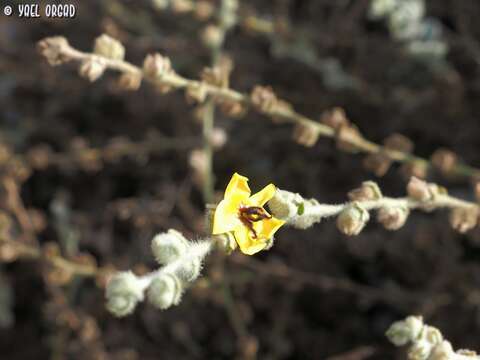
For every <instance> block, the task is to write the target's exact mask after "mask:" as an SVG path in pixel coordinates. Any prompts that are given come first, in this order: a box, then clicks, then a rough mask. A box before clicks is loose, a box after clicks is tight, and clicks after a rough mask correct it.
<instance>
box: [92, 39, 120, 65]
mask: <svg viewBox="0 0 480 360" xmlns="http://www.w3.org/2000/svg"><path fill="white" fill-rule="evenodd" d="M93 52H94V53H95V54H97V55H100V56H104V57H106V58H109V59H113V60H123V59H124V58H125V47H124V46H123V45H122V44H121V43H120V41H118V40H116V39H114V38H112V37H110V36H108V35H107V34H103V35H101V36H99V37H97V38H96V39H95V46H94V48H93Z"/></svg>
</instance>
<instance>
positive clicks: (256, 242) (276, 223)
mask: <svg viewBox="0 0 480 360" xmlns="http://www.w3.org/2000/svg"><path fill="white" fill-rule="evenodd" d="M276 190H277V188H276V187H275V185H273V184H270V185H267V186H266V187H265V188H263V189H262V190H260V191H259V192H258V193H256V194H254V195H252V196H250V195H251V191H250V188H249V187H248V178H246V177H245V176H241V175H239V174H237V173H235V174H233V176H232V179H231V180H230V182H229V183H228V186H227V189H226V190H225V195H224V199H223V200H222V201H221V202H220V203H219V204H218V206H217V208H216V210H215V214H214V216H213V230H212V234H213V235H219V234H225V233H233V236H234V237H235V240H236V242H237V243H238V246H239V247H240V250H241V251H242V252H243V253H244V254H247V255H253V254H255V253H257V252H259V251H261V250H263V249H264V248H265V247H266V246H267V245H268V243H269V240H270V239H271V238H272V237H273V234H275V232H276V231H277V230H278V229H279V228H280V227H281V226H282V225H283V224H284V223H285V221H283V220H279V219H276V218H274V217H273V216H272V215H270V214H269V213H268V212H267V211H266V210H265V209H264V208H263V206H264V205H265V204H266V203H267V201H269V200H270V199H271V198H272V197H273V196H274V195H275V191H276Z"/></svg>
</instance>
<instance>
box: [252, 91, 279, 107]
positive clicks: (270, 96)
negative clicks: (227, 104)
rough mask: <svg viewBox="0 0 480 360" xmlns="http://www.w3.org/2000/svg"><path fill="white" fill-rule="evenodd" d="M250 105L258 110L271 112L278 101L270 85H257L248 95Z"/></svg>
mask: <svg viewBox="0 0 480 360" xmlns="http://www.w3.org/2000/svg"><path fill="white" fill-rule="evenodd" d="M250 100H251V102H252V105H253V106H254V107H255V108H256V109H257V110H258V111H260V112H263V113H270V112H272V111H273V110H274V109H275V107H276V105H277V102H278V99H277V97H276V95H275V93H274V92H273V89H272V88H271V87H270V86H260V85H257V86H255V87H254V88H253V90H252V93H251V95H250Z"/></svg>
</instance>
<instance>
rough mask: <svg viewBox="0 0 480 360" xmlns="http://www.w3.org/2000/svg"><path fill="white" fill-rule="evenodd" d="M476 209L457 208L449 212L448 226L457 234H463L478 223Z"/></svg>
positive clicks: (473, 207)
mask: <svg viewBox="0 0 480 360" xmlns="http://www.w3.org/2000/svg"><path fill="white" fill-rule="evenodd" d="M478 215H479V211H478V207H477V206H470V207H458V208H455V209H452V210H451V211H450V224H451V225H452V227H453V228H454V229H455V230H457V231H458V232H460V233H462V234H464V233H466V232H467V231H469V230H471V229H473V228H474V227H475V226H477V223H478Z"/></svg>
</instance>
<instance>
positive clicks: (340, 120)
mask: <svg viewBox="0 0 480 360" xmlns="http://www.w3.org/2000/svg"><path fill="white" fill-rule="evenodd" d="M320 121H321V122H322V123H323V124H325V125H327V126H329V127H331V128H333V129H335V130H339V129H340V128H341V127H342V126H348V125H350V121H348V119H347V115H346V114H345V110H343V109H342V108H339V107H336V108H333V109H332V110H328V111H325V112H324V113H323V114H322V116H321V118H320Z"/></svg>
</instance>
